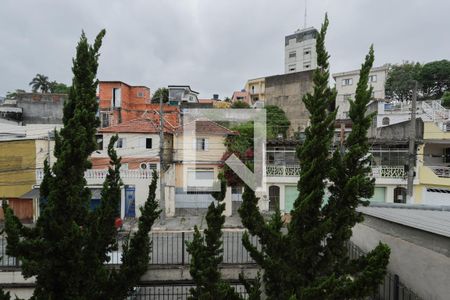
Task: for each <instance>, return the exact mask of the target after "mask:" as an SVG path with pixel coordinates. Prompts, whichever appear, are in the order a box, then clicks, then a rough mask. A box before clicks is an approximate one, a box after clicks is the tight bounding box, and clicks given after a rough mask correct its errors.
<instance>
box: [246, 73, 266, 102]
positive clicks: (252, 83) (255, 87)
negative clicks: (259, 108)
mask: <svg viewBox="0 0 450 300" xmlns="http://www.w3.org/2000/svg"><path fill="white" fill-rule="evenodd" d="M245 90H246V91H248V92H249V93H250V98H251V99H252V102H253V104H254V103H256V102H257V101H261V102H264V101H265V100H266V95H265V92H266V78H265V77H260V78H254V79H249V80H248V81H247V83H246V84H245Z"/></svg>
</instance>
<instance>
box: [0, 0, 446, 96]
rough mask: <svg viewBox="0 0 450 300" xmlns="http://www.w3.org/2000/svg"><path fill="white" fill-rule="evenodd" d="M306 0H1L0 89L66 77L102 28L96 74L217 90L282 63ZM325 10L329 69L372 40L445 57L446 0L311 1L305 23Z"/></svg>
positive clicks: (407, 53) (403, 52)
mask: <svg viewBox="0 0 450 300" xmlns="http://www.w3.org/2000/svg"><path fill="white" fill-rule="evenodd" d="M304 3H305V0H253V1H250V0H248V1H246V0H178V1H175V0H158V1H156V0H155V1H149V0H133V1H131V0H130V1H124V0H123V1H119V0H107V1H106V0H105V1H94V0H83V1H80V0H76V1H68V0H64V1H59V0H53V1H50V0H29V1H23V0H2V1H1V4H0V41H1V42H0V96H4V95H5V94H6V92H7V91H13V90H15V89H17V88H22V89H27V90H29V86H28V83H29V82H30V81H31V79H32V78H33V77H34V75H35V74H36V73H42V74H45V75H47V76H49V78H50V79H51V80H56V81H58V82H64V83H66V84H69V83H70V82H71V78H72V73H71V59H72V57H73V55H74V51H75V46H76V43H77V41H78V39H79V36H80V33H81V30H82V29H84V30H85V32H86V34H87V35H88V37H89V38H90V40H91V41H92V39H93V37H94V36H95V35H96V34H97V33H98V32H99V31H100V30H101V29H102V28H105V29H106V31H107V34H106V36H105V38H104V43H103V46H102V49H101V57H100V67H99V73H98V78H99V79H100V80H121V81H125V82H127V83H129V84H131V85H146V86H148V87H150V89H151V90H152V91H154V90H156V88H158V87H161V86H167V85H169V84H188V85H191V87H192V88H193V89H194V90H197V91H199V92H200V97H201V98H209V97H211V96H212V94H213V93H218V94H220V97H221V98H224V97H225V96H231V94H232V92H233V91H234V90H239V89H241V88H243V86H244V84H245V82H246V80H247V79H250V78H255V77H262V76H268V75H275V74H282V73H283V72H284V36H285V35H288V34H291V33H293V32H294V31H295V30H296V29H297V28H299V27H302V26H303V22H304V5H305V4H304ZM325 12H328V15H329V19H330V27H329V31H328V34H327V38H326V46H327V48H328V51H329V53H330V55H331V68H332V72H342V71H348V70H351V69H357V68H359V65H360V64H361V62H362V60H363V57H364V55H365V54H366V52H367V50H368V48H369V45H370V44H371V43H373V44H374V46H375V57H376V60H375V64H376V65H382V64H384V63H388V62H389V63H399V62H401V61H402V60H414V61H420V62H428V61H432V60H438V59H449V58H450V33H449V29H450V18H449V17H448V15H449V12H450V1H448V0H403V1H400V0H377V1H374V0H346V1H337V0H314V1H312V0H309V1H308V17H307V25H308V26H315V27H316V28H319V27H320V24H321V22H322V20H323V17H324V13H325Z"/></svg>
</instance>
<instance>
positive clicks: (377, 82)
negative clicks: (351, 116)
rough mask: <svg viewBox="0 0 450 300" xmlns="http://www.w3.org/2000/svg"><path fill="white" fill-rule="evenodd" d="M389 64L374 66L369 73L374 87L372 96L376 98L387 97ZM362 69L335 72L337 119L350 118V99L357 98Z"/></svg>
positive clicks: (371, 84)
mask: <svg viewBox="0 0 450 300" xmlns="http://www.w3.org/2000/svg"><path fill="white" fill-rule="evenodd" d="M388 70H389V65H387V64H386V65H383V66H381V67H375V68H372V70H371V71H370V74H369V85H370V86H372V87H373V93H372V97H373V98H374V99H384V98H385V92H384V88H385V84H386V78H387V73H388ZM359 72H360V70H354V71H348V72H341V73H335V74H333V78H334V80H335V82H336V90H337V97H336V107H338V113H337V119H348V112H349V110H350V104H349V102H348V99H352V100H354V99H355V93H356V86H357V84H358V81H359Z"/></svg>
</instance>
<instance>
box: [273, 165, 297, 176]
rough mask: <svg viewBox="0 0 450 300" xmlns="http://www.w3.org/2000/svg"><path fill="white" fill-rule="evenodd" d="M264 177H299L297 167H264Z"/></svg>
mask: <svg viewBox="0 0 450 300" xmlns="http://www.w3.org/2000/svg"><path fill="white" fill-rule="evenodd" d="M266 175H267V176H270V177H282V176H295V177H298V176H299V175H300V166H299V165H266Z"/></svg>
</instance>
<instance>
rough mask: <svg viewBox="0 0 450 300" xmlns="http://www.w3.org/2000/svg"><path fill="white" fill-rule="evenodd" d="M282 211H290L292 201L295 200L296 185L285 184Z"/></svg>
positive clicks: (296, 194) (292, 205) (292, 204)
mask: <svg viewBox="0 0 450 300" xmlns="http://www.w3.org/2000/svg"><path fill="white" fill-rule="evenodd" d="M284 189H285V190H284V193H285V195H284V211H285V212H287V213H288V212H290V211H291V210H292V208H293V207H294V202H295V200H297V197H298V191H297V187H296V186H294V185H293V186H285V188H284Z"/></svg>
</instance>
